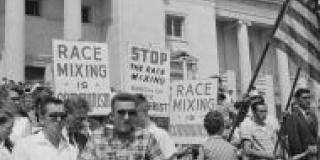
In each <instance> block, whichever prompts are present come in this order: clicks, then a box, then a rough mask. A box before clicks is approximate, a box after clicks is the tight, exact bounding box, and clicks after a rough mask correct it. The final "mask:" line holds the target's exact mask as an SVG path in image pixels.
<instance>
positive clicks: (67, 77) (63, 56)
mask: <svg viewBox="0 0 320 160" xmlns="http://www.w3.org/2000/svg"><path fill="white" fill-rule="evenodd" d="M52 47H53V76H54V91H55V95H56V96H57V97H58V98H62V99H67V98H68V97H72V96H81V97H83V98H85V99H86V100H87V101H88V102H89V105H90V106H91V107H93V112H94V113H96V114H108V113H109V112H110V105H109V103H110V84H109V83H110V76H109V56H108V49H107V44H106V43H92V42H78V41H64V40H53V43H52Z"/></svg>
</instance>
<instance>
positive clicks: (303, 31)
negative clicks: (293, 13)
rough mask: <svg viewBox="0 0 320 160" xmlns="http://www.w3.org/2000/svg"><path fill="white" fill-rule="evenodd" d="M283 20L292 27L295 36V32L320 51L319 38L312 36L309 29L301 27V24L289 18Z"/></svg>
mask: <svg viewBox="0 0 320 160" xmlns="http://www.w3.org/2000/svg"><path fill="white" fill-rule="evenodd" d="M283 20H284V22H286V23H287V24H288V25H289V26H290V28H291V29H292V30H291V31H292V32H293V34H294V32H295V33H296V34H299V35H300V36H301V37H303V38H304V39H306V40H308V41H309V42H310V43H311V44H312V45H313V46H314V47H315V48H317V49H318V51H320V46H319V38H318V37H316V36H314V34H312V33H311V32H310V30H308V28H307V27H305V26H303V25H301V24H300V23H299V22H297V21H295V19H293V18H291V17H289V16H285V17H284V19H283Z"/></svg>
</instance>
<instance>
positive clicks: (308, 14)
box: [290, 0, 319, 27]
mask: <svg viewBox="0 0 320 160" xmlns="http://www.w3.org/2000/svg"><path fill="white" fill-rule="evenodd" d="M290 7H292V8H293V9H294V10H295V11H297V12H299V13H300V14H301V15H302V16H303V17H304V18H305V19H307V20H309V21H310V22H311V23H312V24H313V25H314V26H315V27H317V26H319V24H318V19H317V16H316V15H315V14H313V12H312V10H310V8H308V7H306V6H305V5H303V4H301V3H300V2H298V1H296V0H293V1H291V5H290Z"/></svg>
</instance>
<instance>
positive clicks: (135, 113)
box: [117, 109, 137, 116]
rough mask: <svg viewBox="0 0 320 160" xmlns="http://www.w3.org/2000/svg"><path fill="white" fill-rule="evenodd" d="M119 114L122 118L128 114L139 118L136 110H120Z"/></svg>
mask: <svg viewBox="0 0 320 160" xmlns="http://www.w3.org/2000/svg"><path fill="white" fill-rule="evenodd" d="M117 113H118V114H119V115H120V116H125V115H126V114H128V116H137V111H136V110H124V109H122V110H118V111H117Z"/></svg>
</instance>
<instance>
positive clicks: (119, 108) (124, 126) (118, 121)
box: [113, 101, 137, 133]
mask: <svg viewBox="0 0 320 160" xmlns="http://www.w3.org/2000/svg"><path fill="white" fill-rule="evenodd" d="M113 114H114V125H115V126H114V127H115V130H116V131H118V132H121V133H130V132H131V131H133V128H134V125H133V123H134V120H135V119H136V118H137V109H136V107H135V102H133V101H116V102H115V105H114V111H113Z"/></svg>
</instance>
